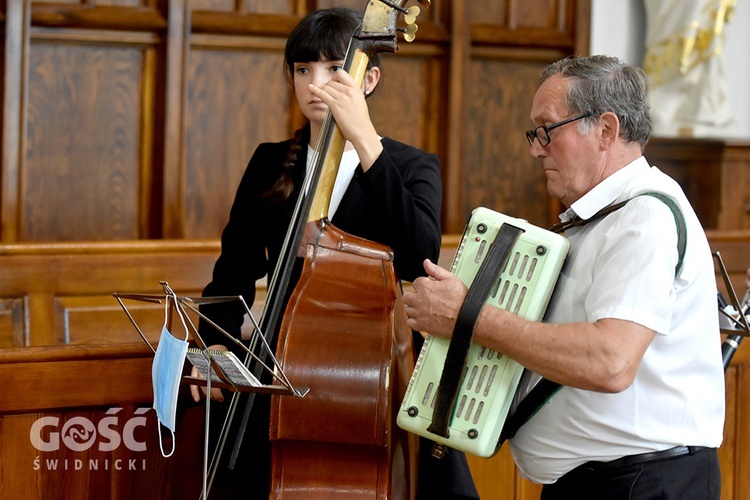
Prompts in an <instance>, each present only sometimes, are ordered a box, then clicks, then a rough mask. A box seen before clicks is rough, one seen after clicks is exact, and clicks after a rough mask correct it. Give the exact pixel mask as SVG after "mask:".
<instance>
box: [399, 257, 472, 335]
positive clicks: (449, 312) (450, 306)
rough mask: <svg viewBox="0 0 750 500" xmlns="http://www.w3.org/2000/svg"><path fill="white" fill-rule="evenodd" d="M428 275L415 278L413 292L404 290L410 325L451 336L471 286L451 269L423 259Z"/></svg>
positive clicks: (421, 329) (434, 333)
mask: <svg viewBox="0 0 750 500" xmlns="http://www.w3.org/2000/svg"><path fill="white" fill-rule="evenodd" d="M424 269H425V271H426V272H427V276H428V277H426V278H425V277H421V278H417V279H416V280H414V283H413V284H412V288H413V291H410V292H405V293H404V305H405V306H406V313H407V315H408V316H409V319H408V320H407V323H406V324H407V325H408V326H409V327H410V328H412V329H413V330H418V331H423V332H427V333H429V334H430V335H435V336H438V337H450V336H451V334H452V333H453V327H454V326H455V324H456V318H458V312H459V310H460V309H461V305H462V304H463V303H464V299H465V298H466V293H467V292H468V290H469V289H468V288H467V287H466V285H464V283H463V282H462V281H461V280H460V279H458V278H457V277H456V276H455V275H454V274H453V273H451V272H450V271H448V270H446V269H443V268H442V267H440V266H438V265H437V264H433V263H432V262H430V260H429V259H427V260H425V261H424Z"/></svg>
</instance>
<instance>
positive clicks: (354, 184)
mask: <svg viewBox="0 0 750 500" xmlns="http://www.w3.org/2000/svg"><path fill="white" fill-rule="evenodd" d="M359 23H360V16H359V15H358V14H357V13H356V12H354V11H352V10H350V9H345V8H331V9H325V10H319V11H315V12H313V13H311V14H309V15H308V16H306V17H305V18H304V19H303V20H302V21H301V22H300V23H299V24H298V25H297V26H296V27H295V29H294V30H293V31H292V33H291V35H290V37H289V39H288V41H287V45H286V50H285V62H286V70H287V74H288V77H289V79H290V81H291V83H292V85H293V88H294V93H295V96H296V100H297V104H298V105H299V107H300V109H301V111H302V113H303V114H304V115H305V117H306V118H307V120H308V123H307V124H306V125H305V126H304V127H303V128H302V129H300V130H298V131H297V132H296V133H295V134H294V137H293V138H291V139H288V140H285V141H283V142H277V143H264V144H260V145H259V146H258V148H257V149H256V151H255V153H254V154H253V156H252V158H251V159H250V163H249V164H248V166H247V169H246V171H245V174H244V176H243V178H242V180H241V182H240V185H239V188H238V190H237V194H236V197H235V200H234V204H233V206H232V209H231V212H230V216H229V222H228V224H227V225H226V227H225V229H224V231H223V233H222V238H221V245H222V246H221V255H220V256H219V258H218V260H217V262H216V265H215V267H214V272H213V277H212V281H211V282H210V283H209V284H208V285H207V286H206V288H205V289H204V292H203V295H204V296H232V295H242V296H243V298H244V299H245V301H246V302H247V303H248V304H252V303H253V300H254V298H255V284H256V281H257V280H258V279H261V278H263V277H265V276H269V274H271V273H273V270H274V268H275V264H276V261H277V259H278V258H279V252H280V249H281V247H282V245H283V241H284V237H285V235H286V232H287V229H288V227H289V224H290V220H291V218H292V213H293V211H294V207H295V204H296V201H297V198H298V196H299V192H300V187H301V184H302V182H303V180H304V177H305V175H306V173H307V172H308V169H309V168H310V166H311V158H312V156H313V155H314V153H315V151H314V146H315V142H316V139H317V137H318V133H319V132H320V130H321V127H322V126H323V122H324V119H325V117H326V113H327V111H328V110H329V109H330V110H331V113H332V114H333V117H334V118H335V120H336V124H337V126H338V127H339V129H340V131H341V133H342V135H343V136H344V137H345V138H346V139H347V142H346V146H345V151H344V154H343V158H342V160H341V163H340V166H339V171H338V176H337V178H336V183H335V186H334V189H333V194H332V199H331V202H330V206H329V211H328V217H329V219H330V220H331V223H332V224H333V225H334V226H336V227H337V228H339V229H341V230H342V231H345V232H347V233H350V234H353V235H356V236H359V237H362V238H366V239H368V240H372V241H376V242H379V243H382V244H385V245H388V246H389V247H390V248H391V249H392V250H393V252H394V266H395V269H396V274H397V276H398V278H400V279H402V280H407V281H412V280H414V279H415V278H417V277H418V276H420V275H423V274H424V269H423V266H422V262H423V261H424V259H426V258H429V259H431V260H435V259H437V257H438V254H439V250H440V241H441V228H440V207H441V201H442V187H441V180H440V163H439V160H438V157H437V156H436V155H434V154H428V153H426V152H424V151H422V150H420V149H417V148H415V147H412V146H409V145H406V144H403V143H401V142H398V141H396V140H393V139H390V138H388V137H381V136H379V135H378V133H377V131H376V130H375V127H374V125H373V123H372V121H371V119H370V115H369V111H368V107H367V103H366V101H365V98H366V96H367V95H369V94H371V93H372V92H373V91H374V90H375V88H376V87H377V85H378V82H379V81H380V77H381V71H380V68H379V66H378V64H379V61H378V57H377V55H375V56H373V57H372V58H371V59H370V64H369V66H368V69H367V73H366V76H365V78H364V82H363V84H362V87H360V86H358V85H356V84H355V82H354V80H353V79H352V77H351V76H350V75H349V74H348V73H347V72H346V71H343V70H342V65H343V59H344V57H345V55H346V50H347V46H348V44H349V41H350V38H351V36H352V34H353V33H354V31H355V30H356V28H357V26H358V25H359ZM269 278H270V276H269ZM342 279H345V277H342ZM202 311H203V312H204V313H205V314H206V315H207V316H209V317H210V318H211V319H212V320H213V321H215V322H216V323H217V324H218V325H219V326H221V327H222V328H223V329H224V330H226V331H227V332H229V333H231V334H232V335H234V336H235V337H237V338H239V337H240V328H241V326H242V321H243V316H244V312H245V311H244V308H242V306H241V305H240V304H234V303H232V304H216V305H212V306H204V307H203V308H202ZM200 333H201V335H202V337H203V338H204V340H205V341H206V343H207V344H214V345H211V348H214V349H217V348H218V349H223V348H225V347H224V345H225V344H226V343H227V342H226V340H225V339H222V337H221V336H220V335H218V334H217V332H216V331H215V329H213V328H210V327H208V326H207V325H205V324H202V325H201V327H200ZM418 340H420V339H418ZM191 391H192V394H193V398H194V399H195V400H196V401H198V400H199V399H200V396H201V393H200V391H199V389H198V387H195V386H194V387H192V388H191ZM212 397H213V398H214V399H218V400H223V396H222V395H221V392H220V391H218V390H215V391H214V390H212ZM255 399H256V405H258V406H259V407H264V410H263V412H265V413H266V414H265V415H264V417H265V421H258V422H257V423H256V425H255V427H257V428H261V429H262V431H263V432H265V439H267V431H268V425H267V419H268V416H267V398H264V397H258V398H255ZM264 400H266V401H265V402H264ZM254 413H256V414H260V413H261V410H260V409H257V411H256V409H254ZM264 426H265V427H264ZM259 439H260V438H259ZM253 440H255V437H253ZM246 441H247V439H246ZM255 446H256V445H255V443H253V444H250V443H246V444H245V445H244V448H252V447H255ZM423 448H425V450H423V452H424V454H425V456H428V454H429V451H430V448H431V446H427V445H426V446H423ZM259 451H260V450H257V449H256V450H253V453H254V454H260V455H261V456H263V452H261V453H258V452H259ZM455 455H456V457H457V458H458V459H459V460H461V462H460V463H459V465H458V466H454V465H453V463H452V461H450V460H448V461H441V463H440V464H439V465H440V468H441V469H446V470H444V471H442V470H441V471H440V472H436V473H435V476H438V477H432V478H428V479H431V480H432V481H433V482H434V483H436V484H439V485H440V486H439V487H440V488H441V492H443V493H444V492H446V491H450V488H449V487H446V486H445V485H444V483H442V481H440V479H441V477H439V476H443V477H449V480H450V478H451V477H453V476H457V479H455V480H452V481H451V482H453V483H456V484H458V485H459V488H463V489H464V491H468V495H469V496H470V497H471V496H472V495H474V496H475V495H476V491H475V489H474V485H473V482H472V481H471V475H470V474H469V472H468V467H467V466H466V463H465V458H464V457H463V456H462V455H460V454H458V453H456V454H455ZM428 460H432V459H428ZM267 462H268V458H267V456H265V458H263V459H260V460H256V461H254V463H253V468H254V470H253V471H252V475H253V476H254V477H255V478H256V479H257V478H260V479H261V482H265V480H266V478H267V474H268V469H267V467H268V465H267ZM420 470H421V471H422V474H424V475H426V474H428V473H429V471H430V468H429V467H426V466H421V467H420ZM249 474H251V473H250V472H243V473H241V475H242V476H243V478H242V482H241V483H239V484H238V485H237V489H239V488H241V489H243V490H245V491H244V492H243V493H244V494H245V495H246V494H247V489H246V488H247V487H249V485H248V484H247V482H246V481H247V480H251V481H252V480H253V479H252V478H249V477H248V476H249ZM430 475H432V474H430ZM257 488H258V490H259V491H263V484H260V485H257ZM266 488H267V485H266ZM421 489H422V490H424V492H425V493H427V489H426V487H425V488H421ZM266 491H267V490H266Z"/></svg>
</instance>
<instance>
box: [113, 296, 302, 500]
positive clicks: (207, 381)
mask: <svg viewBox="0 0 750 500" xmlns="http://www.w3.org/2000/svg"><path fill="white" fill-rule="evenodd" d="M159 283H160V284H161V286H162V288H163V289H164V295H154V294H141V293H118V292H115V293H113V294H112V296H113V297H114V298H115V299H117V302H118V303H119V304H120V307H122V309H123V311H125V314H126V315H127V316H128V319H130V322H131V323H132V324H133V326H134V327H135V329H136V331H137V332H138V334H139V335H140V336H141V339H143V341H144V342H145V343H146V345H148V346H149V348H150V349H151V351H152V352H154V353H156V349H154V347H153V346H152V345H151V342H149V341H148V338H146V336H145V335H144V334H143V332H142V331H141V329H140V327H139V326H138V323H137V322H136V321H135V318H133V315H132V314H130V311H129V310H128V308H127V307H126V305H125V303H124V302H123V299H127V300H136V301H141V302H151V303H158V304H161V303H162V300H166V301H167V303H168V304H169V306H170V314H169V316H168V317H167V328H168V329H170V328H169V327H170V324H171V311H172V309H171V308H172V307H173V308H176V309H177V310H178V311H177V312H178V314H180V316H182V317H183V318H184V319H185V320H186V325H189V329H188V334H189V336H190V337H191V338H192V339H193V340H194V341H195V343H196V345H197V346H198V348H197V349H191V355H189V356H188V359H189V360H190V362H191V363H192V364H193V365H194V366H196V368H199V371H201V373H203V374H204V375H205V378H198V377H192V376H189V375H186V376H183V377H182V383H183V384H190V385H198V386H201V387H205V388H206V425H205V430H204V435H205V439H204V451H203V492H202V497H201V498H203V499H206V498H207V479H208V429H209V416H210V409H211V397H210V394H211V388H212V387H218V388H220V389H226V390H229V391H231V392H256V393H259V394H276V395H280V396H283V395H291V396H295V397H304V396H305V395H306V394H307V393H308V392H309V391H310V388H309V387H294V386H293V385H292V383H291V382H290V381H289V379H288V378H287V376H286V374H285V373H284V369H283V367H282V366H281V364H280V363H279V362H278V360H277V359H276V356H275V355H274V352H273V350H272V349H271V348H270V346H269V345H268V342H266V339H265V336H264V335H263V332H261V331H260V327H259V325H258V322H257V321H256V320H255V317H254V316H253V314H252V312H251V311H250V308H249V307H248V306H247V303H246V302H245V299H244V298H243V297H242V296H241V295H236V296H224V297H186V296H180V295H177V294H176V293H175V292H174V290H172V288H171V287H170V286H169V283H167V282H166V281H160V282H159ZM233 301H240V302H241V303H242V305H243V307H244V309H245V312H246V314H247V315H248V317H249V318H250V320H251V322H252V324H253V332H252V335H253V337H252V340H253V341H254V340H256V339H257V340H260V341H261V345H262V346H263V347H262V348H263V349H264V350H265V353H266V354H267V355H268V356H269V358H270V359H271V361H272V363H273V367H274V368H273V369H271V367H269V366H268V365H266V364H265V363H264V362H263V361H262V360H261V359H260V357H259V356H258V355H256V354H255V353H254V352H253V351H252V350H251V349H249V348H248V347H247V346H245V344H243V343H242V342H240V341H239V340H237V339H236V338H234V336H232V335H231V334H229V333H228V332H227V331H225V330H224V329H223V328H221V327H220V326H219V325H217V324H216V323H214V322H213V321H212V320H211V319H210V318H208V317H207V316H205V315H204V314H203V313H201V312H200V309H199V307H200V306H201V305H203V304H217V303H221V302H233ZM185 309H188V310H190V311H192V312H193V313H195V314H197V315H198V316H199V317H200V318H201V319H203V320H204V321H205V322H206V324H208V325H210V326H211V327H213V328H214V329H216V330H217V331H218V332H220V333H221V334H222V335H223V336H224V337H225V338H226V339H227V340H228V341H229V342H231V343H232V344H234V345H237V346H239V347H240V348H241V349H242V350H243V351H245V352H246V353H247V354H248V357H247V359H246V364H243V363H241V362H239V360H238V359H237V358H236V356H234V354H232V353H231V352H230V351H215V350H212V349H208V347H207V346H206V343H205V342H204V341H203V338H202V337H201V336H200V334H199V333H198V329H197V328H196V326H195V324H194V323H193V321H192V320H191V318H190V316H189V315H188V314H187V313H186V310H185ZM252 360H255V361H256V362H257V363H258V365H259V366H261V367H262V369H263V371H266V372H268V373H269V374H270V375H271V376H272V380H274V381H277V382H278V384H263V383H261V382H260V380H259V379H257V378H256V377H254V376H253V375H252V374H251V373H250V372H249V370H247V365H249V364H250V362H251V361H252ZM199 365H200V366H199ZM201 367H202V368H203V370H201V369H200V368H201ZM208 367H210V371H211V374H210V375H209V374H207V373H205V372H207V371H209V370H208ZM243 368H245V369H244V370H243Z"/></svg>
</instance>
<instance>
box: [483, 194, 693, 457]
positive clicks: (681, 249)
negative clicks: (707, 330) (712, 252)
mask: <svg viewBox="0 0 750 500" xmlns="http://www.w3.org/2000/svg"><path fill="white" fill-rule="evenodd" d="M637 196H653V197H654V198H657V199H658V200H660V201H662V202H663V203H665V204H666V205H667V206H668V207H669V209H670V210H671V211H672V215H673V216H674V220H675V224H676V225H677V254H678V258H677V265H676V266H675V270H674V275H675V277H677V274H678V273H679V272H680V269H682V262H683V260H684V258H685V249H686V248H687V227H686V224H685V218H684V216H683V215H682V212H681V211H680V207H679V206H678V205H677V202H676V201H674V200H673V199H672V198H670V197H669V196H667V195H666V194H664V193H659V192H656V191H648V192H645V193H641V194H638V195H636V196H634V197H633V198H635V197H637ZM633 198H629V199H627V200H625V201H621V202H619V203H615V204H614V205H610V206H608V207H604V208H603V209H601V210H599V211H598V212H597V213H595V214H594V215H593V216H592V217H590V218H588V219H586V220H584V219H581V218H580V217H578V216H576V217H574V218H572V219H570V220H568V221H566V222H559V223H557V224H555V225H554V226H552V227H551V228H550V229H549V230H550V231H552V232H557V233H561V232H563V231H565V230H566V229H569V228H571V227H576V226H582V225H584V224H588V223H589V222H592V221H595V220H598V219H600V218H602V217H604V216H606V215H608V214H611V213H612V212H614V211H615V210H619V209H620V208H622V207H624V206H625V205H626V204H627V203H628V202H629V201H630V200H632V199H633ZM524 373H525V372H524ZM560 387H561V385H560V384H558V383H557V382H552V381H551V380H547V379H546V378H542V379H541V380H540V381H539V383H537V384H536V385H535V386H534V388H533V389H531V391H529V393H528V394H527V395H526V397H525V398H523V399H522V400H521V402H520V403H519V404H518V408H516V411H515V412H514V413H513V414H512V415H508V417H507V418H506V420H505V424H504V425H503V430H502V431H501V432H500V439H499V440H498V442H497V447H498V448H500V446H501V445H502V444H503V442H504V441H505V440H506V439H511V438H512V437H513V436H515V435H516V433H517V432H518V429H520V428H521V426H522V425H523V424H525V423H526V422H527V421H528V420H529V419H530V418H531V417H533V416H534V414H536V412H537V411H539V409H540V408H541V407H542V405H544V404H545V403H546V402H547V401H548V400H549V398H551V397H552V396H553V395H554V394H555V393H556V392H557V391H558V390H560Z"/></svg>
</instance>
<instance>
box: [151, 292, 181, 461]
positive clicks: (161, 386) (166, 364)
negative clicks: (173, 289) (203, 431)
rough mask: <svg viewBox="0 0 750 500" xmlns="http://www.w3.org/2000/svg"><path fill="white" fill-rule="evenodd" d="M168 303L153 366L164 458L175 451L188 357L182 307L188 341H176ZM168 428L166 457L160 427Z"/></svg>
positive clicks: (152, 380) (156, 407)
mask: <svg viewBox="0 0 750 500" xmlns="http://www.w3.org/2000/svg"><path fill="white" fill-rule="evenodd" d="M170 300H172V299H171V298H170V299H167V300H166V308H165V312H164V315H165V318H164V326H163V327H162V330H161V337H159V345H158V346H157V348H156V354H154V362H153V364H152V365H151V383H152V384H153V388H154V410H156V418H157V419H158V421H159V424H160V425H159V427H158V429H159V448H160V449H161V454H162V455H163V456H164V457H170V456H172V453H174V449H175V440H174V431H175V424H176V421H177V396H178V394H179V389H180V380H181V379H182V368H183V365H184V364H185V356H186V354H187V348H188V343H187V338H188V330H187V325H185V320H184V318H183V317H182V313H180V308H179V305H176V306H175V308H176V309H177V313H178V315H179V316H180V319H181V320H182V323H183V325H184V326H185V340H180V339H177V338H175V337H174V336H173V335H172V334H171V333H170V332H169V330H168V329H167V320H166V315H167V311H169V301H170ZM162 425H163V426H165V427H166V428H168V429H169V431H170V432H171V434H172V451H170V452H169V454H165V453H164V447H163V445H162V438H161V426H162Z"/></svg>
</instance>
